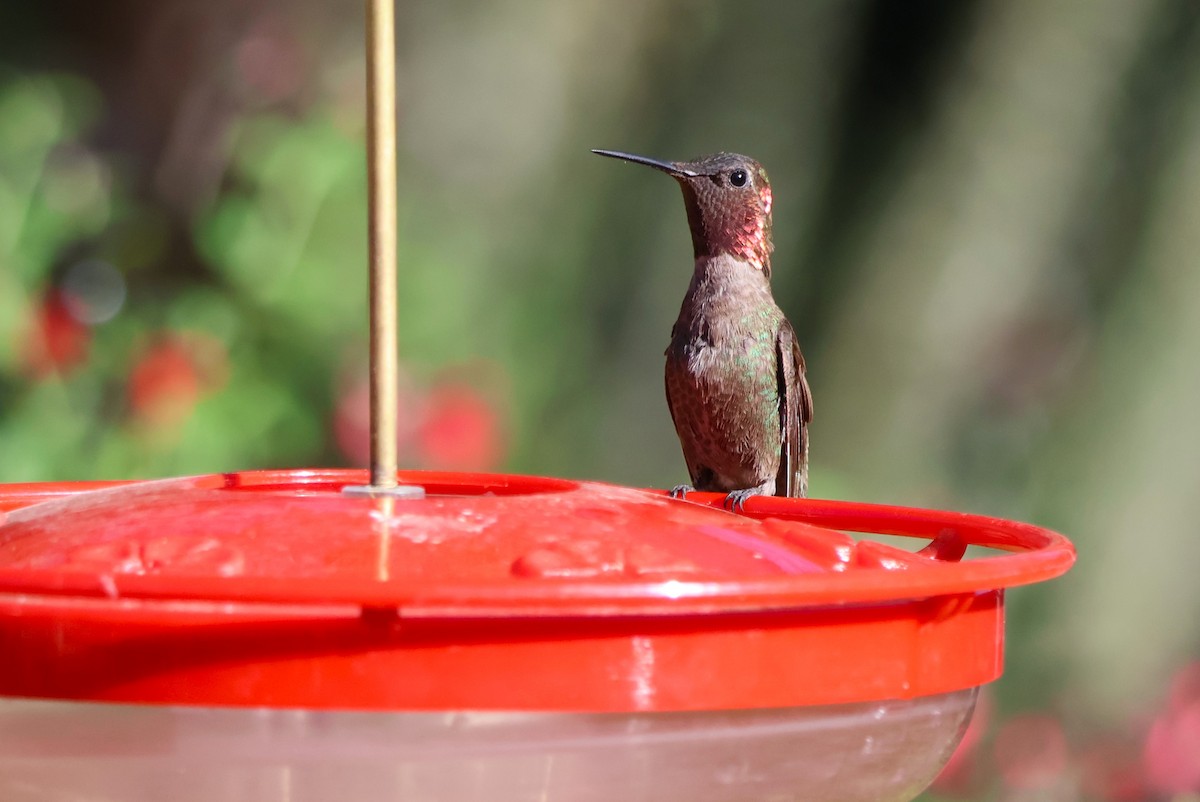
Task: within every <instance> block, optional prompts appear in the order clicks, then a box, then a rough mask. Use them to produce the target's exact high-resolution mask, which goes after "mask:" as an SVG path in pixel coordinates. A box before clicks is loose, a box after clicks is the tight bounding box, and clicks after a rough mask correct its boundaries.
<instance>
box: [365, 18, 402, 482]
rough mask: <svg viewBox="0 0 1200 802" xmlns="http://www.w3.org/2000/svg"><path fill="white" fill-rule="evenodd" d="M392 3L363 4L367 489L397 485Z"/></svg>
mask: <svg viewBox="0 0 1200 802" xmlns="http://www.w3.org/2000/svg"><path fill="white" fill-rule="evenodd" d="M393 3H394V0H367V182H368V187H369V190H368V192H369V211H368V215H369V226H370V231H369V237H370V260H371V324H370V325H371V487H373V488H380V489H385V488H393V487H395V486H396V469H397V467H398V466H397V455H396V430H397V420H396V416H397V398H396V394H397V385H398V378H397V371H398V367H397V359H398V354H397V348H396V50H395V41H396V34H395V10H394V7H393Z"/></svg>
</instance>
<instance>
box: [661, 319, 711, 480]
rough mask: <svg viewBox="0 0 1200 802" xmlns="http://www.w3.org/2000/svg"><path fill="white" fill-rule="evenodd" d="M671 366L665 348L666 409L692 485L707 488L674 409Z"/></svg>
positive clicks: (668, 353)
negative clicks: (677, 436) (676, 434)
mask: <svg viewBox="0 0 1200 802" xmlns="http://www.w3.org/2000/svg"><path fill="white" fill-rule="evenodd" d="M673 334H674V330H672V335H673ZM673 340H674V337H672V341H673ZM673 367H674V366H673V365H672V362H671V349H670V348H668V349H667V370H666V386H667V409H668V410H670V412H671V422H672V423H673V424H675V431H676V432H677V433H678V434H679V444H680V446H682V447H683V461H684V462H685V463H687V469H688V478H689V479H691V480H692V486H693V487H694V488H695V489H697V490H707V489H708V488H706V487H703V486H702V485H703V483H702V482H701V481H700V473H701V467H700V464H699V463H698V462H697V460H696V458H695V455H694V454H693V453H692V448H691V443H692V438H690V437H685V436H684V431H685V428H686V426H685V424H684V422H683V421H681V420H680V419H679V413H678V411H677V410H676V409H675V399H674V398H673V393H672V381H671V380H672V378H674V376H675V371H674V370H673V369H672V368H673Z"/></svg>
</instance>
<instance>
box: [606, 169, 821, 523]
mask: <svg viewBox="0 0 1200 802" xmlns="http://www.w3.org/2000/svg"><path fill="white" fill-rule="evenodd" d="M592 152H593V153H598V154H600V155H601V156H611V157H613V158H617V159H624V160H625V161H631V162H636V163H637V164H645V165H648V166H650V167H654V168H656V169H659V170H662V171H663V172H665V173H666V174H667V175H670V176H671V177H673V178H674V179H675V180H676V181H678V182H679V185H680V187H682V188H683V202H684V204H685V205H686V206H687V216H688V225H689V226H691V229H692V246H693V248H694V249H695V255H696V266H695V271H694V272H693V273H692V282H691V284H690V285H689V286H688V291H687V295H685V296H684V297H683V306H682V307H681V308H680V310H679V318H678V319H677V320H676V321H675V326H674V327H673V328H672V329H671V344H670V345H669V346H668V347H667V352H666V355H667V371H666V374H667V406H668V407H669V408H670V410H671V418H672V419H673V420H674V421H675V431H676V432H677V433H678V434H679V442H680V444H681V445H682V446H683V458H684V460H685V461H686V462H687V468H688V474H689V475H690V476H691V479H692V484H691V486H688V485H679V486H677V487H676V488H675V489H674V490H672V491H671V495H673V496H677V497H678V496H684V495H686V494H687V492H688V491H690V490H692V489H695V490H714V491H721V492H725V493H727V494H728V495H727V496H726V505H727V506H730V507H732V508H734V509H741V507H742V505H743V504H745V502H746V499H747V498H749V497H750V496H757V495H767V496H769V495H775V496H806V495H808V423H809V421H810V420H811V419H812V396H811V394H810V393H809V390H808V381H807V379H806V378H805V376H804V357H803V356H802V355H801V354H800V346H799V345H798V344H797V342H796V333H795V331H794V330H793V329H792V324H791V323H789V322H788V321H787V318H785V317H784V315H783V312H781V311H780V309H779V307H778V306H777V305H776V304H775V299H774V297H773V296H772V295H771V250H772V245H771V185H770V183H769V182H768V181H767V173H766V171H765V170H763V168H762V165H760V164H759V163H758V162H756V161H754V159H751V158H749V157H747V156H741V155H738V154H736V153H716V154H713V155H712V156H704V157H702V158H699V159H694V160H693V161H686V162H668V161H659V160H657V159H648V158H646V157H644V156H635V155H633V154H630V153H620V152H616V151H610V150H595V151H592Z"/></svg>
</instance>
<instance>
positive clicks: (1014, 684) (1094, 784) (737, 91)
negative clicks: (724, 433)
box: [0, 0, 1200, 802]
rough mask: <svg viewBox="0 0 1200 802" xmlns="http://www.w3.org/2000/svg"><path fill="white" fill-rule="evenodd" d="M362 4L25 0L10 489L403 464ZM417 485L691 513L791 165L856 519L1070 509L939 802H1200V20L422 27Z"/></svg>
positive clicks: (1, 151) (422, 18) (0, 459)
mask: <svg viewBox="0 0 1200 802" xmlns="http://www.w3.org/2000/svg"><path fill="white" fill-rule="evenodd" d="M362 13H363V10H362V5H361V3H358V2H352V0H256V1H255V2H251V1H250V0H209V1H208V2H205V3H199V2H195V0H104V2H99V3H97V2H85V1H84V0H43V2H40V3H14V2H8V3H3V4H0V481H38V480H75V479H92V478H133V477H150V476H165V475H172V474H180V473H199V472H207V471H223V470H232V469H247V468H255V467H267V466H271V467H291V466H317V465H357V466H362V465H365V464H366V458H367V391H366V381H367V374H366V366H365V360H366V353H367V347H366V304H365V299H366V272H365V263H366V233H365V232H366V205H365V188H366V182H365V176H364V169H365V159H364V152H363V114H364V89H363V69H364V67H363V52H362V45H361V31H362V25H363V18H362ZM397 24H398V26H399V32H398V35H399V44H398V48H399V52H398V69H399V76H398V80H399V98H398V103H399V109H400V121H399V122H400V137H401V141H400V154H399V159H400V191H401V197H400V221H399V223H400V265H401V279H400V281H401V297H400V309H401V320H400V328H401V353H402V360H403V367H402V372H403V387H402V393H401V416H402V426H401V444H400V446H401V455H402V463H403V464H404V465H407V466H412V467H434V468H453V469H485V470H509V471H519V472H532V473H540V474H554V475H564V476H571V477H585V478H593V479H603V480H609V481H614V482H619V483H623V484H633V485H655V486H670V485H673V484H675V483H677V482H679V481H682V480H683V479H684V478H685V471H684V465H683V461H682V457H681V456H680V454H679V449H678V443H677V441H676V439H675V434H674V430H673V428H672V426H671V422H670V418H669V416H668V413H667V408H666V404H665V401H664V398H663V391H662V362H663V358H662V351H663V348H664V347H665V346H666V343H667V340H668V337H669V332H670V328H671V324H672V322H673V321H674V318H675V315H676V313H677V311H678V306H679V302H680V300H681V299H682V296H683V293H684V290H685V288H686V286H687V282H688V279H689V276H690V271H691V263H692V259H691V250H690V247H691V246H690V240H689V238H688V232H687V226H686V222H685V218H684V211H683V205H682V203H681V202H680V195H679V191H678V189H677V188H676V186H675V185H674V183H673V182H672V181H670V180H668V179H666V178H665V177H663V176H661V175H658V174H656V173H653V172H651V171H644V170H641V169H636V168H631V167H627V166H623V165H620V164H617V163H615V162H612V161H608V160H602V159H599V158H597V157H595V156H593V155H591V154H590V153H589V152H588V149H589V148H592V147H603V148H615V149H624V150H630V151H634V152H637V153H645V154H648V155H652V156H658V157H663V158H687V157H691V156H695V155H698V154H702V153H707V152H711V151H715V150H735V151H740V152H744V153H748V154H750V155H752V156H754V157H756V158H757V159H759V160H760V161H762V162H763V163H764V164H765V165H766V167H767V169H768V170H769V171H770V174H771V177H772V182H773V185H774V191H775V192H774V194H775V242H776V251H775V258H774V276H775V278H774V283H775V289H776V295H777V298H778V300H779V303H780V305H781V306H782V307H783V309H784V310H785V312H787V314H788V316H789V317H790V318H791V320H792V321H793V323H794V324H795V328H796V330H797V332H798V334H799V337H800V341H801V343H802V346H803V348H804V352H805V355H806V357H807V359H808V365H809V381H810V383H811V385H812V387H813V393H814V397H815V402H816V403H815V406H816V416H815V420H814V422H813V428H812V441H813V452H812V454H813V457H812V458H813V470H812V490H813V494H814V495H816V496H824V497H838V498H851V499H857V500H863V501H876V502H893V503H901V504H911V505H926V506H937V507H950V508H957V509H963V510H970V511H973V512H980V513H987V514H994V515H998V516H1003V517H1009V518H1017V519H1024V520H1030V521H1033V522H1036V523H1039V524H1042V525H1045V526H1049V527H1052V528H1055V529H1059V530H1061V531H1063V532H1065V533H1066V534H1068V535H1069V536H1071V537H1072V538H1073V539H1074V540H1075V542H1076V544H1077V545H1078V547H1079V551H1080V558H1079V563H1078V565H1077V567H1076V568H1075V570H1074V571H1073V572H1072V573H1071V574H1070V575H1069V576H1068V577H1067V578H1066V579H1064V580H1061V581H1058V582H1054V583H1051V584H1050V585H1048V586H1045V587H1038V588H1030V589H1024V590H1019V591H1017V592H1014V593H1013V594H1011V597H1010V600H1009V601H1010V615H1009V625H1008V634H1009V646H1008V649H1009V651H1008V667H1007V671H1006V674H1005V677H1004V679H1003V680H1002V681H1001V682H999V683H997V684H995V685H994V686H993V687H991V688H990V689H989V691H988V696H987V698H986V699H985V705H984V709H983V711H982V714H981V715H980V716H978V717H977V719H976V725H975V727H974V729H973V731H972V733H971V734H970V735H969V736H968V739H967V741H966V743H965V744H964V747H963V748H962V749H961V750H960V752H959V754H958V755H956V757H955V759H954V761H953V763H952V765H951V766H950V768H949V769H948V770H947V772H946V773H945V774H944V775H943V777H942V778H941V780H940V781H939V783H938V785H937V786H935V789H934V790H933V791H931V792H930V794H929V795H928V797H927V798H928V799H951V798H965V799H1014V800H1015V799H1038V800H1043V799H1044V800H1050V799H1053V800H1074V799H1102V800H1138V799H1174V800H1192V801H1193V802H1194V801H1195V800H1197V799H1200V662H1197V658H1198V656H1200V581H1198V580H1197V577H1196V574H1197V571H1198V568H1200V524H1198V522H1200V264H1198V263H1197V262H1198V260H1200V4H1196V3H1194V2H1189V0H1144V2H1139V3H1132V2H1128V0H1095V2H1083V0H1054V2H1044V1H1043V0H962V1H957V2H905V3H895V2H886V0H869V1H868V0H839V1H838V2H833V1H832V0H827V1H823V2H817V1H816V0H807V1H806V2H798V3H792V4H776V3H768V2H747V3H741V2H739V3H735V2H722V1H718V0H706V1H705V2H681V0H638V1H637V2H633V0H627V1H626V2H615V1H614V0H576V1H575V2H570V3H563V2H554V0H531V1H530V2H498V3H487V4H483V3H472V2H465V0H416V1H414V2H409V1H408V0H401V2H400V3H399V4H398V7H397Z"/></svg>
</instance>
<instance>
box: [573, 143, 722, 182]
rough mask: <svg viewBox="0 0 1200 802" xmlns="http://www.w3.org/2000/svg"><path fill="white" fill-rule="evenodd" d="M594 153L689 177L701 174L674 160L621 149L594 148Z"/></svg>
mask: <svg viewBox="0 0 1200 802" xmlns="http://www.w3.org/2000/svg"><path fill="white" fill-rule="evenodd" d="M592 153H595V154H597V155H599V156H609V157H611V158H614V159H622V160H624V161H627V162H633V163H634V164H644V165H646V166H647V167H653V168H655V169H657V170H662V171H663V172H664V173H667V174H669V175H683V176H687V177H689V178H693V177H695V176H697V175H699V173H694V172H692V171H691V170H685V169H683V168H682V167H680V166H679V165H678V164H675V163H674V162H665V161H660V160H659V159H651V158H649V157H647V156H638V155H637V154H635V153H622V152H621V151H619V150H596V149H595V148H593V149H592Z"/></svg>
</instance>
